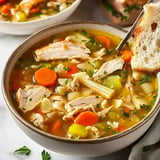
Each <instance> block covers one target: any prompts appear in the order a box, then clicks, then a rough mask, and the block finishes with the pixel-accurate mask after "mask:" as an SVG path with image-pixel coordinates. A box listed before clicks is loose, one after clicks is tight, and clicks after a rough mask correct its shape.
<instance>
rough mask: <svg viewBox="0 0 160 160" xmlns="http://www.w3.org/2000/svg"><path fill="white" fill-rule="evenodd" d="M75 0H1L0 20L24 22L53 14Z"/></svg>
mask: <svg viewBox="0 0 160 160" xmlns="http://www.w3.org/2000/svg"><path fill="white" fill-rule="evenodd" d="M74 2H75V0H1V1H0V20H4V21H11V22H24V21H31V20H35V19H40V18H44V17H48V16H51V15H55V14H57V13H59V12H61V11H63V10H65V9H66V8H68V7H69V6H70V5H72V4H73V3H74Z"/></svg>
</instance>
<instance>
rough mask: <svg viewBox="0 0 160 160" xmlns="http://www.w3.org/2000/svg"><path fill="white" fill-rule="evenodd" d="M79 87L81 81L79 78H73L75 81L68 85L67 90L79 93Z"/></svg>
mask: <svg viewBox="0 0 160 160" xmlns="http://www.w3.org/2000/svg"><path fill="white" fill-rule="evenodd" d="M79 86H80V84H79V79H78V78H77V77H73V81H72V82H70V83H68V84H67V89H68V90H71V91H77V90H78V88H79Z"/></svg>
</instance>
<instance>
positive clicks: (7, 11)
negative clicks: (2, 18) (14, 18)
mask: <svg viewBox="0 0 160 160" xmlns="http://www.w3.org/2000/svg"><path fill="white" fill-rule="evenodd" d="M11 8H12V6H10V5H3V6H2V8H1V9H0V12H1V13H2V14H5V15H10V14H11V12H10V10H11Z"/></svg>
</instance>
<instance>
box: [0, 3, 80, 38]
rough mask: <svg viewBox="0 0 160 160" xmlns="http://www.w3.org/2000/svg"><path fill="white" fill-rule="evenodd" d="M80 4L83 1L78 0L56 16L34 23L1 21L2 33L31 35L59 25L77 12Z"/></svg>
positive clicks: (0, 29)
mask: <svg viewBox="0 0 160 160" xmlns="http://www.w3.org/2000/svg"><path fill="white" fill-rule="evenodd" d="M80 2H81V0H76V1H75V2H74V3H73V4H72V5H71V6H69V7H68V8H66V9H64V10H63V11H61V12H59V13H57V14H55V15H52V16H48V17H45V18H41V19H37V20H33V21H26V22H9V21H0V32H2V33H7V34H12V35H30V34H32V33H34V32H37V31H39V30H40V29H42V28H45V27H47V26H49V25H57V24H59V23H61V22H64V21H65V20H66V19H67V18H68V17H69V16H70V15H71V14H72V13H73V12H74V11H75V10H76V8H77V7H78V5H79V4H80Z"/></svg>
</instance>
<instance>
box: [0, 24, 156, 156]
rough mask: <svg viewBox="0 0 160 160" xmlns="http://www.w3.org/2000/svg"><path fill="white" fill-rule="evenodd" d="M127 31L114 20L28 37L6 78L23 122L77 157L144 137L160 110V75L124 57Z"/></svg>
mask: <svg viewBox="0 0 160 160" xmlns="http://www.w3.org/2000/svg"><path fill="white" fill-rule="evenodd" d="M124 34H125V32H124V31H123V30H120V29H118V28H115V27H113V26H111V25H108V24H102V23H96V22H70V23H64V24H60V25H57V26H50V27H48V28H46V29H44V30H41V31H40V32H38V33H35V34H34V35H32V36H30V37H29V38H28V39H27V40H26V41H25V42H24V43H22V44H21V45H20V46H19V47H18V48H17V49H16V50H15V51H14V52H13V53H12V54H11V56H10V58H9V60H8V62H7V64H6V66H5V69H4V74H3V80H2V90H3V95H4V99H5V101H6V104H7V105H8V108H9V111H10V113H11V115H12V116H13V118H14V120H15V121H16V123H17V124H18V125H19V127H20V128H21V129H22V130H23V131H24V132H25V133H26V134H27V135H28V136H29V137H30V138H31V139H33V140H34V141H35V142H37V143H38V144H40V145H42V146H43V147H46V148H48V149H50V150H52V151H54V152H59V153H63V154H69V155H74V156H85V157H89V156H100V155H104V154H109V153H112V152H115V151H118V150H120V149H122V148H125V147H127V146H129V145H130V144H132V143H133V142H135V141H136V140H138V138H140V137H141V136H142V135H143V134H144V133H145V132H146V131H147V129H148V128H149V127H150V126H151V124H152V123H153V121H154V119H155V118H156V115H157V114H158V111H159V104H158V102H159V90H158V89H159V84H158V79H159V74H156V73H154V74H153V73H152V74H151V73H143V72H135V71H132V70H131V67H130V58H131V57H130V58H128V56H127V58H126V57H125V56H124V53H125V55H126V53H127V54H129V53H130V44H128V45H126V46H125V47H124V48H123V49H122V52H121V53H118V54H117V53H116V52H115V51H114V48H115V46H116V45H117V44H118V43H119V41H120V39H121V37H123V36H124ZM106 66H107V67H106ZM108 67H109V69H108Z"/></svg>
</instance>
